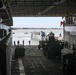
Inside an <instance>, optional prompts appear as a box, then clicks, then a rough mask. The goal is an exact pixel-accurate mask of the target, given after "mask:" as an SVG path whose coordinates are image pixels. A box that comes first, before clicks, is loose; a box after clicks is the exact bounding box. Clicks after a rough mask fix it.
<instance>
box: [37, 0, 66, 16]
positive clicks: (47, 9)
mask: <svg viewBox="0 0 76 75" xmlns="http://www.w3.org/2000/svg"><path fill="white" fill-rule="evenodd" d="M64 1H65V0H61V1H60V2H59V1H57V2H55V3H54V4H53V6H49V7H48V8H46V9H45V10H44V11H42V12H40V13H38V14H36V16H39V15H41V14H43V13H45V12H47V11H49V10H50V9H52V8H54V7H56V6H58V5H59V4H61V3H63V2H64Z"/></svg>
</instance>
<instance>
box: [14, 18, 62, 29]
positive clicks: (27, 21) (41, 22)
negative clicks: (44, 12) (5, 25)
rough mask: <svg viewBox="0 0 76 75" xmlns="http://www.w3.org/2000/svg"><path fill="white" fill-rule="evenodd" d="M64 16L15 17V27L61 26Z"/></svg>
mask: <svg viewBox="0 0 76 75" xmlns="http://www.w3.org/2000/svg"><path fill="white" fill-rule="evenodd" d="M60 21H62V17H13V28H16V27H18V28H61V27H60Z"/></svg>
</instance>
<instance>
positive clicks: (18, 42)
mask: <svg viewBox="0 0 76 75" xmlns="http://www.w3.org/2000/svg"><path fill="white" fill-rule="evenodd" d="M22 43H23V46H24V40H23V41H22ZM30 44H31V41H30V40H29V46H30ZM17 45H18V46H19V45H20V41H19V40H18V41H17ZM14 46H16V42H15V41H14Z"/></svg>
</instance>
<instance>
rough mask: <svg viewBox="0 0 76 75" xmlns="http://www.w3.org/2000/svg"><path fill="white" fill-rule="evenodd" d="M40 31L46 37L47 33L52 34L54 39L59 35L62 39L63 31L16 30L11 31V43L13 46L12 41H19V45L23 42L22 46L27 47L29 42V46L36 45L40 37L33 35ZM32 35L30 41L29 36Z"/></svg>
mask: <svg viewBox="0 0 76 75" xmlns="http://www.w3.org/2000/svg"><path fill="white" fill-rule="evenodd" d="M41 31H44V32H45V34H46V35H48V34H49V32H51V31H52V32H54V34H55V36H56V37H59V34H60V33H61V35H62V37H63V29H16V30H12V33H14V34H12V37H13V39H12V43H13V44H14V41H15V42H16V45H17V41H18V40H19V41H20V44H23V40H24V45H29V40H30V41H31V45H38V44H39V40H41V35H38V34H37V35H35V33H39V32H41ZM32 33H33V37H32V39H31V34H32Z"/></svg>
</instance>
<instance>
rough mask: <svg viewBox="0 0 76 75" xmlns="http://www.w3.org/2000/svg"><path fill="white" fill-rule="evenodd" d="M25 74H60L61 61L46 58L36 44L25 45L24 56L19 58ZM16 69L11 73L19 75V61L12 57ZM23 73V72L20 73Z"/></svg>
mask: <svg viewBox="0 0 76 75" xmlns="http://www.w3.org/2000/svg"><path fill="white" fill-rule="evenodd" d="M14 60H15V61H14ZM21 61H22V64H23V67H24V73H25V75H62V71H61V69H60V67H61V61H60V60H58V59H47V57H45V56H44V55H43V53H42V50H38V48H37V46H30V47H29V46H25V56H24V57H22V58H21ZM13 62H14V63H15V62H16V63H15V64H14V66H15V68H16V70H19V71H17V72H16V70H15V72H14V73H13V70H14V69H15V68H14V67H13V68H14V69H13V70H12V75H20V69H19V68H18V67H17V66H19V61H18V60H17V59H13ZM22 75H24V74H22Z"/></svg>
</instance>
